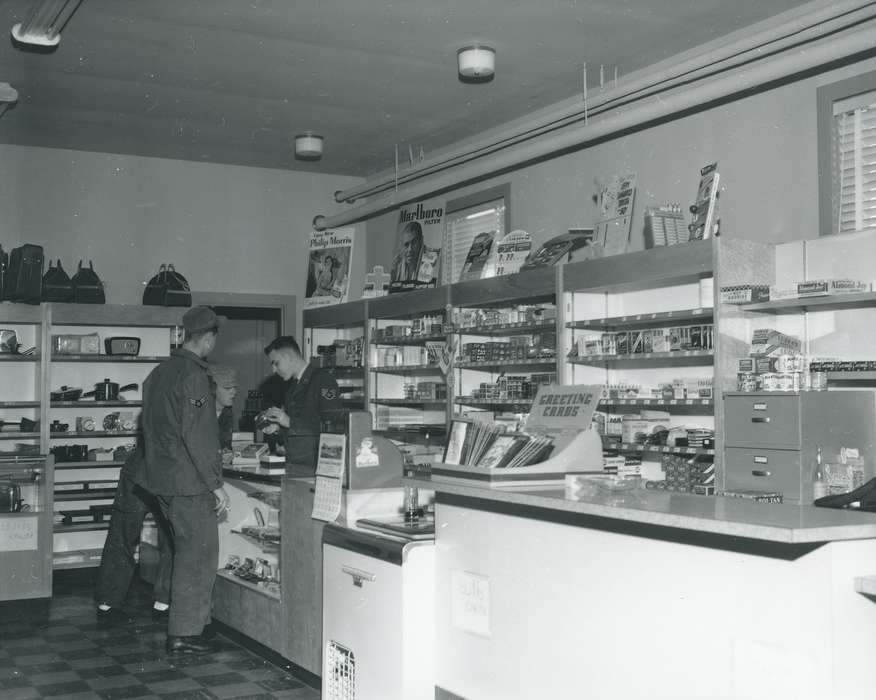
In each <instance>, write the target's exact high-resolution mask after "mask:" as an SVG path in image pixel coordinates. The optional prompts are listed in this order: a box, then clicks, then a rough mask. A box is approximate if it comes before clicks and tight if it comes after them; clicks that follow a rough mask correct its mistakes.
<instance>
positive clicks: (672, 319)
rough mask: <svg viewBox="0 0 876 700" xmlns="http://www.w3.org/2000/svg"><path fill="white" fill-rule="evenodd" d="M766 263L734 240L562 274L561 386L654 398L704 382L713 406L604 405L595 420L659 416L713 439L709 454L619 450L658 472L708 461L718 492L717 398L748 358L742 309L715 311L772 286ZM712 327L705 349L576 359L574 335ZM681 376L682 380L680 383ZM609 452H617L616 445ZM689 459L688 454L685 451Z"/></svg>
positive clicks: (597, 262)
mask: <svg viewBox="0 0 876 700" xmlns="http://www.w3.org/2000/svg"><path fill="white" fill-rule="evenodd" d="M774 261H775V258H774V253H773V251H772V249H771V247H770V246H769V245H766V244H761V243H756V242H753V241H746V240H743V239H738V238H725V237H722V238H712V239H707V240H702V241H691V242H689V243H685V244H679V245H674V246H665V247H659V248H653V249H649V250H642V251H637V252H632V253H627V254H624V255H617V256H612V257H606V258H601V259H594V260H585V261H581V262H573V263H569V264H567V265H565V266H564V267H563V269H562V280H561V288H562V291H563V295H564V301H563V304H562V305H561V308H560V309H559V311H560V313H561V316H562V318H561V327H562V328H563V336H562V338H563V340H562V343H561V348H559V350H560V351H561V352H562V356H563V357H564V361H563V362H562V363H561V366H560V373H561V381H562V383H564V384H572V383H576V384H578V383H580V384H598V385H613V384H622V383H630V384H633V385H638V386H641V387H644V388H646V389H647V388H649V387H650V388H652V389H655V388H658V387H659V386H660V385H663V384H666V383H669V382H671V381H673V379H676V378H681V377H682V376H684V377H685V378H691V379H701V380H704V381H708V380H710V381H711V383H712V398H705V399H700V398H696V397H691V398H684V399H680V398H679V399H670V400H665V399H662V398H629V399H623V398H619V399H603V400H602V401H601V402H600V409H599V410H606V411H608V412H609V413H614V414H625V415H629V414H630V413H635V412H637V411H638V410H648V409H653V410H658V411H662V412H666V413H668V414H669V416H670V418H669V423H670V425H671V426H678V425H690V426H692V427H697V428H703V429H714V433H715V448H714V449H708V450H700V449H698V448H665V447H664V446H652V445H640V444H636V443H620V444H621V446H622V447H621V449H622V450H629V451H633V452H641V453H642V454H643V458H645V459H649V461H656V462H659V461H660V458H659V455H660V454H664V453H667V452H672V453H675V454H690V455H702V456H704V457H714V461H715V467H716V480H717V484H718V486H719V490H720V488H721V487H723V464H722V462H723V459H722V458H723V430H722V426H723V422H724V402H723V393H724V392H725V391H728V390H735V388H736V366H737V361H738V359H739V358H741V357H746V356H747V355H748V343H749V342H750V337H746V333H747V332H748V331H747V328H746V330H743V331H740V327H745V320H744V319H745V317H747V316H751V314H747V313H746V312H744V311H742V310H741V309H740V307H739V306H738V305H737V306H734V305H731V304H722V303H720V289H721V287H724V286H735V285H743V284H771V283H773V281H774V280H773V277H772V270H773V266H774ZM700 324H712V326H713V333H712V347H711V348H706V349H698V348H691V349H686V350H678V351H669V352H652V353H628V354H622V355H616V354H596V355H586V356H578V355H577V352H576V351H575V350H576V340H577V337H578V336H577V334H579V333H583V334H587V333H591V334H593V335H594V336H598V334H599V333H601V332H612V331H615V330H616V331H618V332H623V331H625V330H631V331H632V330H642V331H644V330H648V329H651V328H654V329H666V328H672V327H673V326H676V325H677V326H679V327H685V326H696V325H700ZM679 370H682V371H683V372H684V374H683V375H682V373H681V372H679ZM616 444H617V443H616ZM692 450H693V451H692Z"/></svg>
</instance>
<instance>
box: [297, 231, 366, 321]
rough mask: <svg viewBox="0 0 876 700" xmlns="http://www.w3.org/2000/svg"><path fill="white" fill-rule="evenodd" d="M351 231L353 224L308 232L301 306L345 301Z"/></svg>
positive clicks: (347, 290)
mask: <svg viewBox="0 0 876 700" xmlns="http://www.w3.org/2000/svg"><path fill="white" fill-rule="evenodd" d="M354 233H355V231H354V229H352V228H339V229H335V230H333V231H313V232H312V233H311V234H310V242H309V245H308V250H309V255H308V260H307V287H306V289H305V293H304V304H303V308H305V309H312V308H315V307H317V306H327V305H329V304H341V303H343V302H345V301H347V296H348V294H349V291H350V260H351V259H352V257H353V234H354Z"/></svg>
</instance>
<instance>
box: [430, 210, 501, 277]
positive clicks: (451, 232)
mask: <svg viewBox="0 0 876 700" xmlns="http://www.w3.org/2000/svg"><path fill="white" fill-rule="evenodd" d="M489 231H492V232H493V248H492V250H491V251H490V262H489V263H487V268H486V269H485V270H484V277H492V276H493V275H495V274H496V272H495V270H496V255H495V253H496V242H497V241H498V240H499V239H500V238H501V237H502V236H504V235H505V198H504V197H499V198H498V199H494V200H492V201H490V202H484V203H482V204H478V205H476V206H473V207H468V208H466V209H459V210H457V211H454V212H447V213H445V215H444V242H443V244H442V257H443V260H442V261H441V284H451V283H453V282H458V281H459V274H460V272H461V271H462V265H463V263H465V258H466V256H467V255H468V251H469V249H470V248H471V244H472V241H473V240H474V238H475V236H477V235H478V234H479V233H484V232H489ZM490 270H492V274H490Z"/></svg>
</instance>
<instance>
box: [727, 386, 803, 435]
mask: <svg viewBox="0 0 876 700" xmlns="http://www.w3.org/2000/svg"><path fill="white" fill-rule="evenodd" d="M724 444H725V445H726V446H728V447H751V446H758V447H779V448H785V449H797V448H799V447H800V397H799V396H797V395H796V394H785V395H774V394H754V395H744V396H739V395H730V396H726V397H725V399H724Z"/></svg>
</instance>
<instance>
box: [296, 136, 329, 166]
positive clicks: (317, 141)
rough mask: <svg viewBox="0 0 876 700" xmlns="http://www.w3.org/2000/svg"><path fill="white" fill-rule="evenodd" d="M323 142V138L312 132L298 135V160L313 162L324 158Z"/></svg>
mask: <svg viewBox="0 0 876 700" xmlns="http://www.w3.org/2000/svg"><path fill="white" fill-rule="evenodd" d="M322 142H323V138H322V136H320V135H319V134H314V133H313V132H312V131H305V132H304V133H303V134H296V135H295V155H296V156H297V157H298V158H309V159H311V160H316V159H317V158H322Z"/></svg>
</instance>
